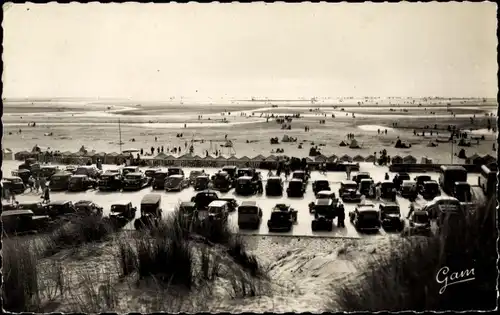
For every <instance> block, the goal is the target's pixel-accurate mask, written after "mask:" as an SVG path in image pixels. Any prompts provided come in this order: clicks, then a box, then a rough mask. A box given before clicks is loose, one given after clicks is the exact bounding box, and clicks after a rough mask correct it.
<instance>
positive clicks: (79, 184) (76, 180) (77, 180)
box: [68, 175, 97, 191]
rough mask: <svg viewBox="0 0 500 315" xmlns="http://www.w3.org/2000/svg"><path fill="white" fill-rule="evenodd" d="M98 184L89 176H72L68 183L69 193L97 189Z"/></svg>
mask: <svg viewBox="0 0 500 315" xmlns="http://www.w3.org/2000/svg"><path fill="white" fill-rule="evenodd" d="M96 186H97V182H96V181H95V180H94V179H92V178H90V177H88V176H87V175H72V176H71V177H70V179H69V183H68V191H86V190H87V189H91V188H96Z"/></svg>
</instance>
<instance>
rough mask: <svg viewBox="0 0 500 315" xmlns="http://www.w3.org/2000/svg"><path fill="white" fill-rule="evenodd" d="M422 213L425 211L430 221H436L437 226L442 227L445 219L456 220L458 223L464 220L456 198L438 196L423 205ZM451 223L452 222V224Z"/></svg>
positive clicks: (462, 210) (462, 211)
mask: <svg viewBox="0 0 500 315" xmlns="http://www.w3.org/2000/svg"><path fill="white" fill-rule="evenodd" d="M422 210H423V211H427V213H428V214H429V217H430V218H431V219H435V220H437V221H436V222H437V224H438V225H442V223H443V222H444V221H445V219H449V218H450V217H451V216H453V218H452V219H458V220H459V222H460V221H462V220H464V219H465V212H464V209H463V206H462V204H461V203H460V201H459V200H458V199H457V198H454V197H448V196H438V197H435V198H434V199H432V201H431V202H429V203H427V204H426V205H424V207H423V208H422ZM452 223H453V222H452Z"/></svg>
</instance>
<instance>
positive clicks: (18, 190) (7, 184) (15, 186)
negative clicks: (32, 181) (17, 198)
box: [2, 177, 26, 195]
mask: <svg viewBox="0 0 500 315" xmlns="http://www.w3.org/2000/svg"><path fill="white" fill-rule="evenodd" d="M2 187H3V189H9V190H10V191H11V192H13V193H15V194H17V195H19V194H22V193H24V191H25V190H26V186H25V185H24V183H23V180H22V179H21V178H20V177H6V178H4V179H2Z"/></svg>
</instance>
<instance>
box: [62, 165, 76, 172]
mask: <svg viewBox="0 0 500 315" xmlns="http://www.w3.org/2000/svg"><path fill="white" fill-rule="evenodd" d="M76 169H77V167H76V166H74V165H67V166H66V167H65V168H64V171H65V172H69V173H71V174H75V172H76Z"/></svg>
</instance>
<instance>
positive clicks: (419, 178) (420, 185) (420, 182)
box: [414, 175, 432, 193]
mask: <svg viewBox="0 0 500 315" xmlns="http://www.w3.org/2000/svg"><path fill="white" fill-rule="evenodd" d="M414 180H415V182H416V184H417V192H418V193H420V192H421V191H422V189H423V188H424V182H428V181H430V180H432V178H431V177H430V176H429V175H418V176H416V177H415V178H414Z"/></svg>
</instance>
